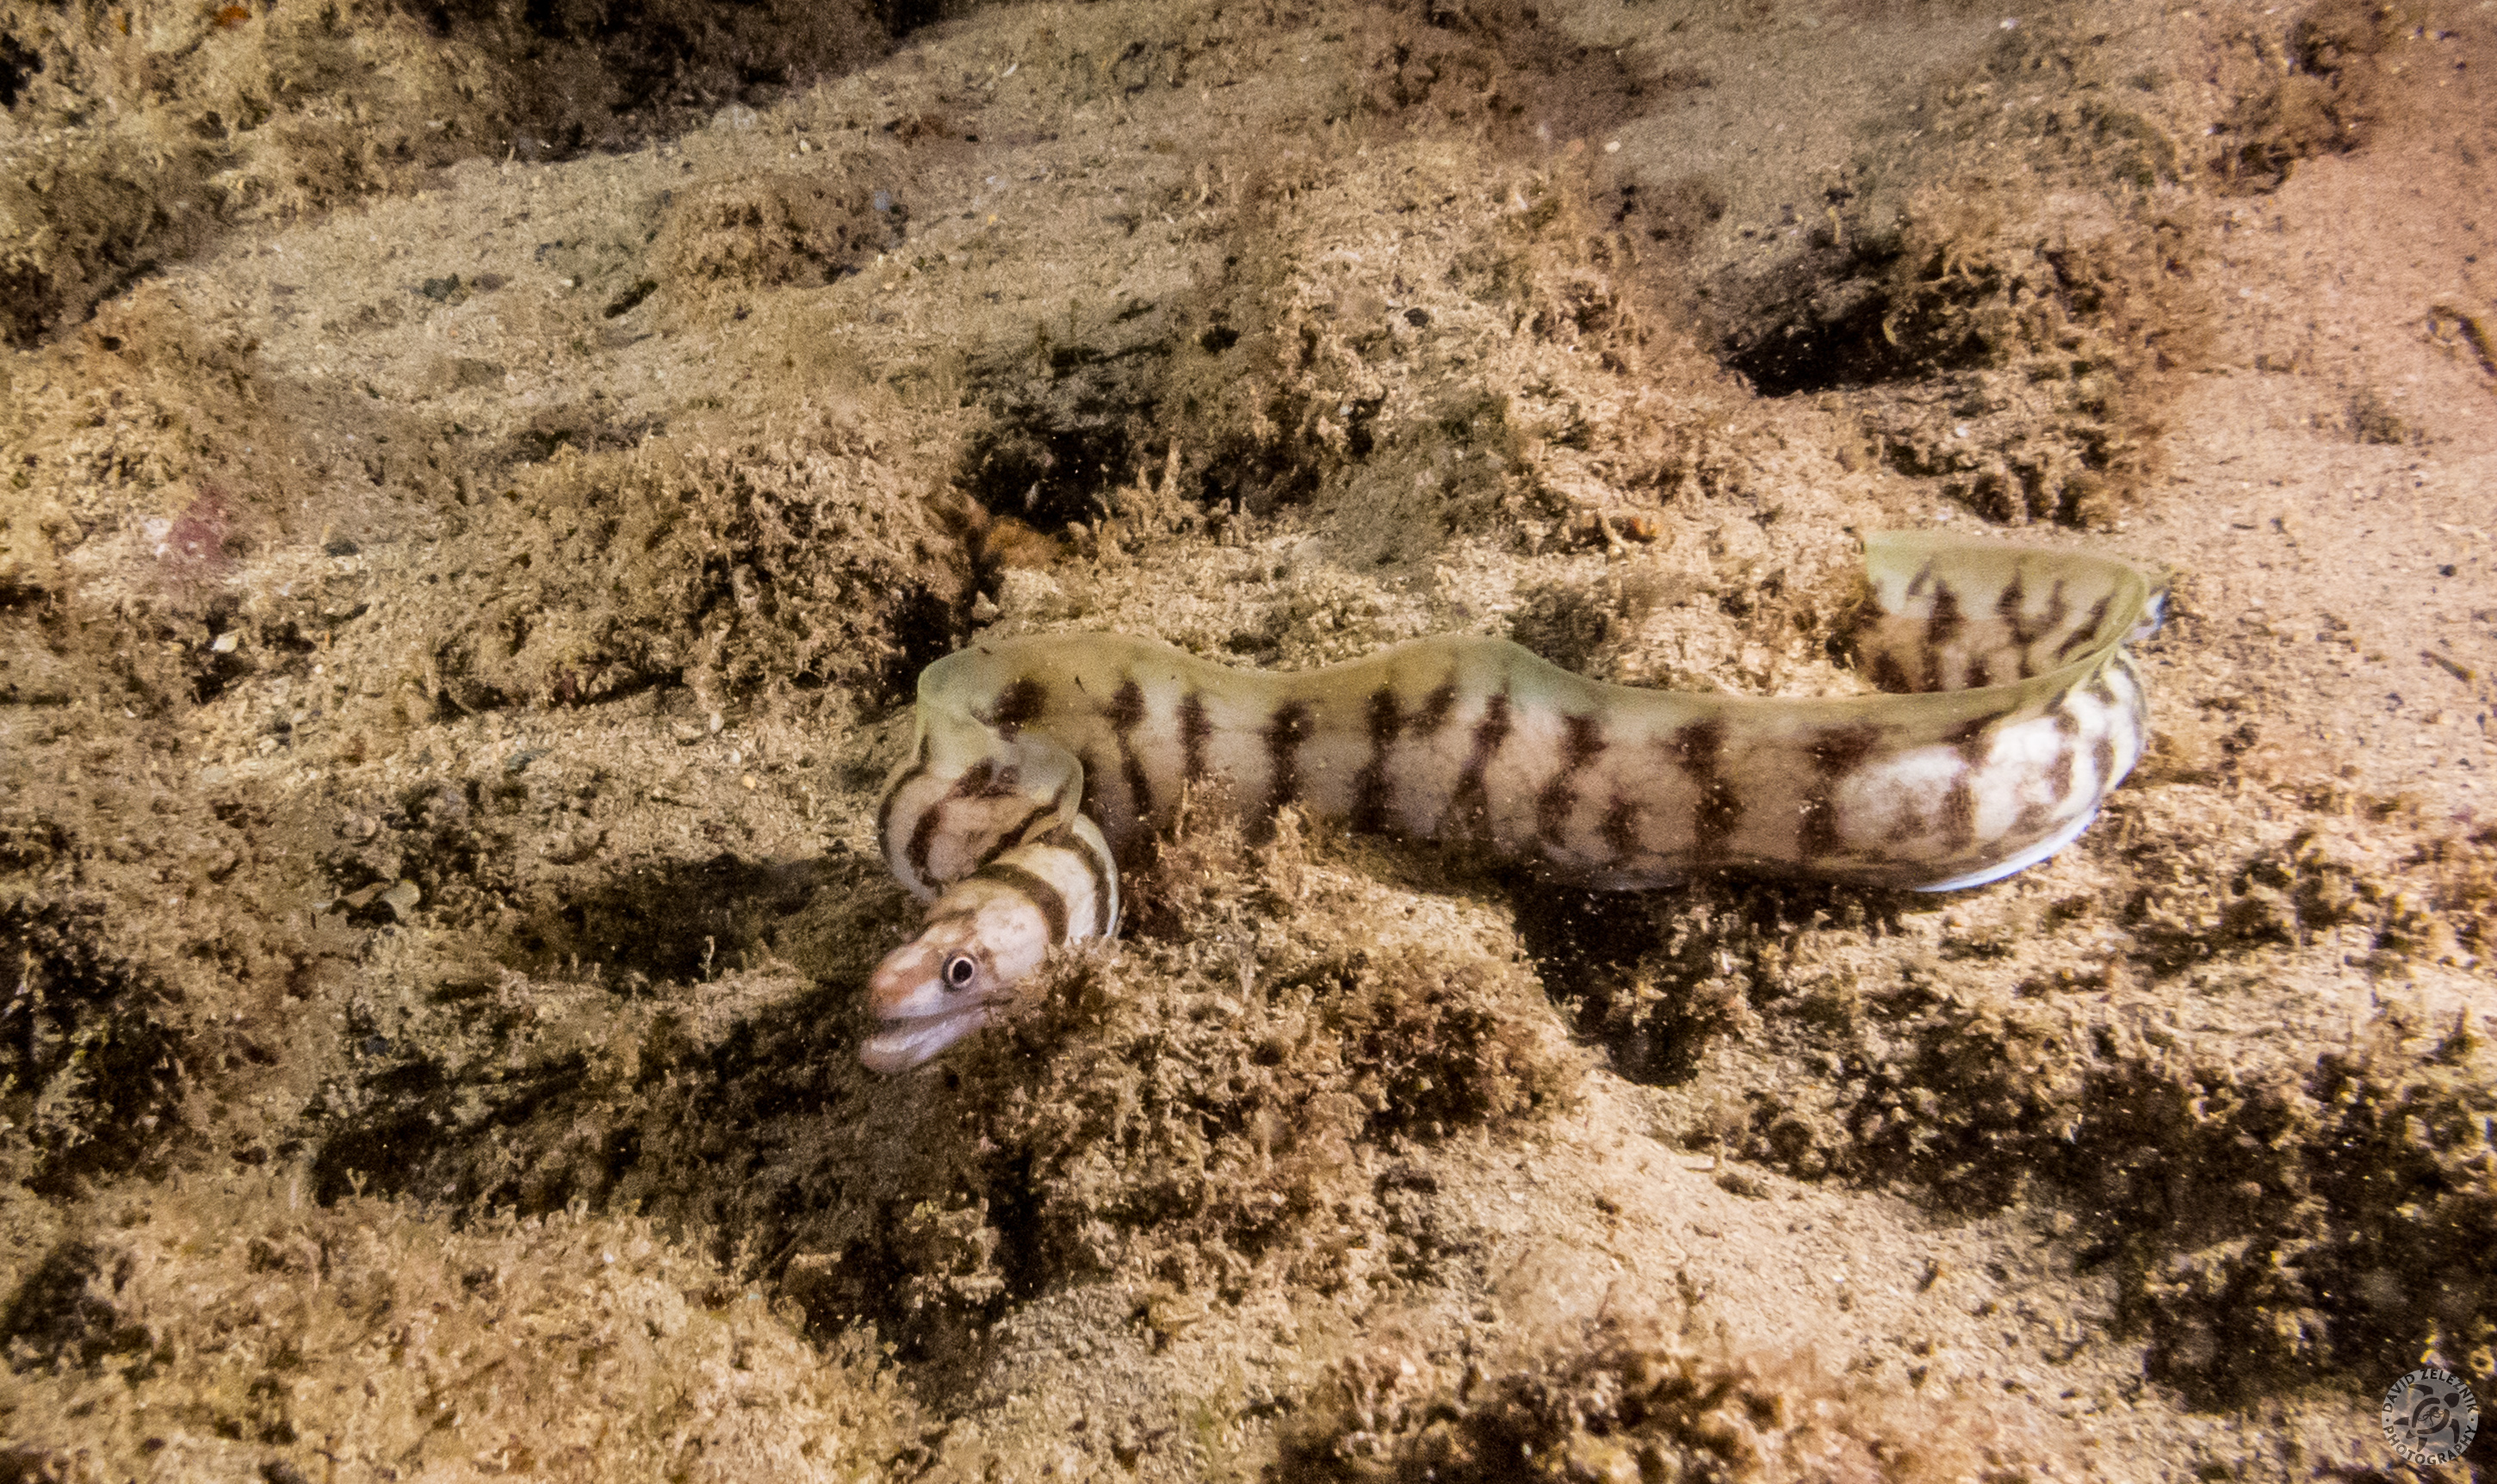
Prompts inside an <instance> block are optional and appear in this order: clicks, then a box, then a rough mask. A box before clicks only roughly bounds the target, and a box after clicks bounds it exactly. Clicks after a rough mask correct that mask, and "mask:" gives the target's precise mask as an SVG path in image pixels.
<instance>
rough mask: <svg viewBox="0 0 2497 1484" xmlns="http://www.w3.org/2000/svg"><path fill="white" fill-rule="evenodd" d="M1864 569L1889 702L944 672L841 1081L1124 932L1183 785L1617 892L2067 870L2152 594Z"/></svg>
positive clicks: (1441, 679)
mask: <svg viewBox="0 0 2497 1484" xmlns="http://www.w3.org/2000/svg"><path fill="white" fill-rule="evenodd" d="M1865 567H1866V574H1867V578H1868V591H1867V595H1866V599H1865V601H1864V602H1863V603H1862V604H1861V605H1860V607H1859V608H1858V610H1857V612H1856V616H1855V618H1854V620H1853V625H1852V635H1851V637H1852V639H1853V643H1854V649H1855V656H1856V661H1857V663H1858V665H1859V666H1860V667H1861V668H1862V670H1863V672H1864V674H1865V675H1866V676H1868V677H1869V678H1870V679H1872V680H1873V682H1874V683H1875V684H1876V685H1878V686H1879V687H1880V688H1881V691H1882V692H1884V693H1883V694H1880V695H1864V696H1849V697H1843V698H1832V699H1822V700H1811V699H1804V700H1796V699H1771V698H1761V697H1747V696H1725V695H1693V694H1688V693H1683V692H1676V691H1659V690H1643V689H1636V688H1632V687H1628V686H1622V685H1610V684H1605V683H1603V682H1601V681H1596V680H1590V679H1585V678H1583V677H1581V676H1576V675H1572V674H1570V673H1569V672H1567V671H1565V670H1563V669H1561V668H1559V667H1558V666H1556V665H1552V664H1550V663H1548V662H1546V661H1544V660H1542V659H1539V658H1537V657H1535V656H1534V655H1533V654H1532V653H1529V652H1528V651H1527V650H1525V649H1523V648H1521V647H1518V646H1516V645H1514V644H1511V643H1509V642H1507V641H1506V640H1501V639H1491V638H1484V637H1480V636H1452V637H1441V638H1434V639H1421V640H1416V641H1414V642H1412V643H1409V644H1404V645H1399V646H1397V647H1393V648H1390V649H1386V650H1383V651H1382V652H1380V653H1377V654H1375V655H1372V656H1371V657H1369V658H1367V659H1362V660H1355V661H1352V662H1350V663H1347V664H1341V665H1331V666H1328V667H1326V668H1324V669H1319V670H1309V671H1300V672H1292V673H1272V672H1258V671H1247V670H1236V669H1232V668H1230V667H1228V666H1225V665H1218V664H1215V663H1212V662H1210V661H1207V660H1202V659H1198V658H1196V657H1194V656H1192V655H1189V654H1186V653H1185V652H1183V651H1181V650H1179V649H1175V648H1173V647H1170V646H1168V645H1164V644H1159V643H1156V642H1154V641H1152V640H1146V639H1136V638H1130V637H1127V636H1125V635H1119V634H1062V635H1050V636H1041V637H1032V638H1021V639H1008V640H1000V641H996V642H991V643H978V644H974V645H972V646H971V647H968V648H965V649H963V650H961V651H960V652H957V653H955V654H951V655H948V656H947V657H946V658H944V659H942V660H939V661H937V662H936V663H935V664H932V665H931V666H929V667H928V669H927V670H926V671H925V672H923V673H922V674H921V676H920V678H919V704H918V736H917V742H916V745H915V746H914V747H913V748H912V750H911V753H910V755H909V757H908V759H907V760H906V761H904V762H903V763H902V765H901V767H900V768H899V769H898V770H896V772H895V773H894V774H893V778H892V780H891V782H890V783H888V784H887V785H886V788H885V793H884V799H883V803H882V805H880V807H879V809H878V813H877V829H878V832H879V835H880V837H881V840H882V844H883V849H884V854H885V859H886V861H887V862H888V864H890V865H891V867H892V868H893V871H894V874H895V875H897V876H899V877H900V878H901V881H902V883H903V884H904V885H905V886H907V887H908V888H909V889H910V890H911V891H912V893H914V894H915V895H917V896H918V897H920V898H921V899H922V900H928V901H929V902H930V907H929V910H928V917H927V921H926V924H925V925H924V927H923V928H922V930H921V931H920V934H919V936H918V937H917V938H916V939H914V940H913V941H911V942H909V943H906V944H904V945H903V946H901V948H898V949H896V950H894V952H893V953H892V954H891V955H889V956H888V957H886V959H885V960H884V962H883V963H881V964H880V965H879V966H878V967H877V969H876V971H875V975H874V978H873V981H872V983H871V985H870V987H869V1005H870V1009H871V1010H872V1013H873V1014H874V1015H875V1017H876V1018H877V1019H878V1020H879V1021H880V1022H881V1023H882V1026H881V1028H880V1029H879V1030H878V1031H877V1032H876V1033H875V1034H874V1035H872V1036H870V1037H869V1039H868V1040H867V1041H866V1042H865V1043H864V1045H863V1046H862V1047H861V1049H860V1057H861V1059H863V1060H864V1061H865V1062H866V1063H867V1064H868V1065H869V1067H871V1068H873V1069H875V1070H877V1071H882V1072H894V1071H901V1070H903V1069H906V1068H908V1067H912V1066H916V1065H918V1064H919V1063H921V1062H923V1061H926V1060H927V1059H929V1058H932V1057H933V1056H935V1055H937V1054H938V1053H939V1052H941V1051H943V1050H944V1049H945V1048H946V1047H948V1046H950V1045H952V1044H953V1043H954V1042H956V1041H958V1040H960V1039H961V1038H962V1037H964V1035H967V1034H969V1033H971V1032H972V1031H974V1030H977V1029H978V1028H979V1027H980V1026H983V1025H985V1024H987V1022H988V1020H989V1018H990V1017H991V1016H992V1015H993V1014H995V1013H996V1011H997V1010H998V1009H999V1008H1001V1007H1002V1006H1004V1005H1005V1004H1007V1003H1009V1002H1011V1000H1012V999H1013V997H1014V995H1015V994H1016V991H1017V986H1018V984H1019V982H1020V981H1022V980H1023V979H1025V978H1026V977H1027V976H1028V975H1029V974H1031V973H1032V971H1033V970H1034V969H1036V968H1037V967H1038V966H1039V965H1040V962H1041V960H1042V958H1043V957H1044V956H1045V955H1046V954H1047V953H1048V951H1049V949H1050V948H1051V947H1052V946H1054V945H1056V944H1059V943H1066V942H1074V941H1077V940H1080V939H1084V938H1089V937H1107V936H1112V935H1114V934H1116V933H1117V931H1118V927H1119V867H1118V863H1119V861H1120V860H1121V859H1122V858H1132V852H1133V850H1134V847H1135V846H1137V845H1138V844H1140V843H1141V842H1143V841H1144V840H1146V839H1147V838H1148V837H1149V836H1150V834H1151V833H1152V832H1154V831H1155V830H1162V829H1167V828H1168V827H1169V826H1170V824H1171V823H1172V821H1173V819H1174V817H1175V815H1176V813H1177V809H1178V805H1179V802H1180V796H1181V792H1182V789H1183V787H1184V786H1185V785H1188V784H1191V783H1203V782H1206V781H1209V780H1217V779H1218V780H1221V781H1222V782H1223V783H1224V785H1225V786H1226V787H1227V789H1228V791H1229V797H1230V798H1231V799H1232V800H1233V801H1234V802H1235V803H1236V804H1237V805H1238V806H1240V807H1241V808H1243V809H1244V810H1246V811H1248V812H1249V815H1250V816H1251V817H1252V818H1258V819H1263V818H1268V817H1271V815H1272V813H1273V811H1275V810H1277V809H1280V808H1281V807H1283V806H1284V805H1294V804H1297V805H1300V806H1301V807H1302V808H1304V809H1306V810H1309V811H1310V812H1311V813H1312V814H1314V815H1318V816H1323V817H1329V818H1336V819H1341V820H1343V821H1345V822H1347V823H1348V824H1349V825H1350V826H1352V827H1353V828H1354V829H1356V830H1364V831H1376V832H1383V833H1386V834H1389V835H1394V836H1399V837H1406V838H1408V839H1417V840H1436V841H1438V842H1440V843H1442V844H1448V845H1460V846H1466V847H1470V848H1476V849H1482V850H1487V851H1490V852H1493V853H1494V854H1496V855H1497V856H1499V857H1500V858H1501V859H1504V860H1510V861H1519V862H1526V863H1531V864H1533V865H1534V866H1535V867H1537V868H1541V869H1544V870H1546V871H1548V872H1549V873H1550V874H1551V875H1553V876H1555V877H1558V878H1561V879H1566V880H1574V881H1578V882H1582V883H1585V884H1587V885H1590V886H1593V887H1598V888H1611V889H1634V888H1640V887H1655V886H1662V885H1668V884H1670V883H1672V882H1674V881H1676V880H1680V879H1683V878H1686V877H1689V876H1691V875H1692V874H1694V873H1698V872H1702V871H1718V870H1730V871H1746V872H1757V873H1763V874H1778V875H1790V876H1810V877H1818V878H1823V879H1832V880H1845V881H1860V882H1867V883H1873V884H1879V885H1884V886H1892V887H1905V888H1912V889H1915V890H1919V891H1935V892H1940V891H1951V890H1954V889H1957V888H1960V887H1969V886H1977V885H1981V884H1983V883H1985V882H1988V881H1994V880H1998V879H2000V878H2002V877H2004V876H2007V875H2009V874H2011V873H2012V872H2014V871H2017V870H2020V869H2022V868H2026V867H2029V866H2033V865H2036V864H2037V863H2038V862H2039V861H2042V860H2044V859H2046V858H2047V857H2048V856H2050V855H2053V854H2054V853H2055V852H2056V851H2058V850H2060V849H2062V848H2063V847H2064V846H2065V845H2067V844H2070V842H2071V841H2072V839H2073V838H2074V837H2076V836H2078V835H2079V834H2080V833H2081V832H2082V831H2083V830H2084V829H2086V828H2087V827H2088V826H2089V823H2090V821H2091V819H2092V818H2093V817H2095V816H2096V814H2097V813H2098V809H2099V805H2100V803H2101V801H2102V800H2103V799H2104V798H2105V797H2106V795H2107V792H2108V790H2110V789H2112V788H2114V787H2115V785H2116V784H2117V782H2118V781H2119V780H2121V779H2122V778H2123V777H2124V775H2125V774H2126V773H2127V772H2128V771H2129V770H2130V769H2131V768H2132V767H2133V765H2134V761H2135V760H2136V759H2137V758H2139V757H2140V755H2141V749H2142V744H2143V739H2144V736H2145V732H2144V727H2145V723H2146V717H2147V712H2146V710H2145V707H2144V702H2143V696H2142V689H2141V684H2140V681H2139V679H2138V678H2137V677H2136V676H2135V674H2134V668H2133V664H2132V661H2131V659H2130V658H2129V657H2128V656H2127V655H2126V653H2125V646H2126V644H2127V643H2129V642H2131V641H2133V640H2136V639H2140V638H2143V637H2145V636H2147V635H2148V634H2149V633H2150V632H2151V631H2152V630H2154V629H2155V628H2156V627H2157V626H2158V623H2159V620H2160V616H2161V611H2162V609H2163V606H2164V604H2165V579H2164V577H2163V576H2162V575H2160V574H2158V573H2156V572H2153V571H2149V570H2146V569H2144V568H2141V567H2138V566H2134V565H2133V564H2131V563H2128V562H2124V561H2119V560H2115V559H2112V558H2109V557H2104V556H2098V555H2092V554H2089V553H2074V552H2066V551H2054V550H2045V549H2039V548H2032V547H2020V546H2014V545H2010V544H2007V543H2001V542H1993V541H1972V540H1968V539H1965V538H1951V537H1946V536H1938V535H1933V534H1907V533H1898V532H1892V533H1885V534H1880V535H1875V536H1872V537H1870V538H1868V539H1867V541H1866V542H1865Z"/></svg>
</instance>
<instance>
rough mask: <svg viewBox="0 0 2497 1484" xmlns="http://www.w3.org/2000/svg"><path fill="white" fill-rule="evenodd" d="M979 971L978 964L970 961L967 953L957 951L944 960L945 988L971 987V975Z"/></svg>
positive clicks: (962, 988)
mask: <svg viewBox="0 0 2497 1484" xmlns="http://www.w3.org/2000/svg"><path fill="white" fill-rule="evenodd" d="M979 971H980V965H978V964H977V963H972V962H971V956H970V955H969V954H966V953H958V954H956V955H954V956H953V957H952V958H950V959H947V960H946V961H945V988H947V989H949V990H967V989H969V988H970V987H971V979H972V976H974V975H976V974H977V973H979Z"/></svg>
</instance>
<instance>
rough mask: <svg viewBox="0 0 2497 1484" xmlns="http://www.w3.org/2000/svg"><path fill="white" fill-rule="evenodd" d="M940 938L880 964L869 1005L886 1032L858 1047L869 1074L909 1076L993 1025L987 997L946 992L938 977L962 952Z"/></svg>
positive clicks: (924, 939) (926, 939)
mask: <svg viewBox="0 0 2497 1484" xmlns="http://www.w3.org/2000/svg"><path fill="white" fill-rule="evenodd" d="M937 938H938V934H935V933H929V934H926V935H924V936H921V937H919V938H917V939H914V940H913V941H911V942H907V943H904V944H902V945H901V947H900V948H897V949H895V950H894V951H893V952H891V953H889V954H887V955H885V958H884V962H883V963H879V964H877V965H876V968H875V976H874V978H872V979H871V980H869V985H868V1006H869V1009H870V1010H872V1011H873V1012H874V1014H875V1017H876V1019H877V1020H880V1021H882V1022H884V1026H885V1028H883V1029H882V1030H879V1031H877V1032H876V1033H875V1034H874V1035H871V1036H869V1037H868V1038H867V1039H866V1040H865V1041H863V1042H861V1043H860V1045H859V1060H861V1061H863V1062H865V1063H867V1067H868V1070H869V1071H873V1072H884V1073H893V1072H906V1071H908V1070H910V1069H911V1068H912V1067H914V1066H917V1065H919V1064H920V1063H921V1062H924V1061H926V1060H928V1059H929V1058H932V1057H934V1056H936V1055H937V1054H938V1053H940V1052H942V1051H944V1050H945V1049H946V1048H947V1047H949V1046H951V1045H953V1044H954V1043H955V1042H957V1041H959V1040H961V1039H963V1038H964V1036H967V1035H969V1034H970V1033H971V1032H973V1031H975V1030H977V1029H979V1028H980V1027H981V1026H986V1025H987V1024H988V1023H989V1011H990V1008H991V1006H990V1002H989V999H988V997H987V996H986V995H982V994H979V993H976V992H974V993H969V994H965V993H961V992H953V991H948V990H947V989H946V988H945V986H944V984H943V982H942V980H941V979H940V978H939V974H940V973H941V971H942V970H943V968H944V965H945V962H946V961H947V960H948V959H950V958H952V957H954V956H955V955H956V954H957V953H960V952H962V951H963V947H962V945H959V944H956V943H952V942H945V941H937V940H936V939H937Z"/></svg>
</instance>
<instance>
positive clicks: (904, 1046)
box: [859, 877, 1050, 1072]
mask: <svg viewBox="0 0 2497 1484" xmlns="http://www.w3.org/2000/svg"><path fill="white" fill-rule="evenodd" d="M1049 940H1050V931H1049V923H1048V921H1047V920H1046V919H1045V918H1043V917H1042V916H1041V914H1040V911H1039V909H1038V908H1036V907H1034V906H1033V905H1032V904H1031V903H1030V901H1029V900H1027V899H1025V898H1024V897H1023V895H1022V894H1021V893H1018V892H1014V891H1011V890H1005V889H1000V888H996V887H995V886H993V885H992V884H991V883H989V882H985V881H982V880H980V879H978V878H976V877H974V878H972V879H970V880H966V881H963V882H959V883H957V884H956V885H955V887H954V889H953V890H951V891H949V892H947V893H946V894H945V895H944V896H942V897H940V898H938V899H937V900H936V903H935V905H934V906H933V907H932V908H931V909H930V911H929V914H928V922H927V925H926V927H924V928H923V929H921V931H920V933H919V936H917V937H916V938H913V939H911V940H910V941H909V942H907V943H904V944H902V945H901V947H900V948H897V949H895V950H894V951H893V952H891V953H889V954H887V955H885V959H884V962H883V963H879V964H877V965H876V968H875V975H874V977H873V978H871V979H870V980H869V982H868V1008H869V1011H870V1012H872V1013H873V1014H874V1016H875V1018H876V1019H877V1020H879V1021H881V1022H883V1023H884V1026H883V1028H882V1029H880V1030H878V1031H877V1032H876V1033H875V1034H873V1035H871V1036H869V1037H868V1038H867V1040H866V1041H864V1042H862V1043H861V1044H860V1046H859V1059H860V1060H861V1061H864V1062H866V1063H867V1065H868V1068H869V1070H870V1071H877V1072H906V1071H908V1070H909V1069H910V1068H912V1067H914V1066H917V1065H919V1064H920V1063H921V1062H923V1061H926V1060H928V1059H929V1058H932V1057H934V1056H936V1055H937V1054H938V1053H939V1052H942V1051H944V1050H945V1049H946V1048H947V1047H949V1046H952V1045H953V1044H954V1043H955V1042H957V1041H959V1040H961V1039H963V1038H964V1036H967V1035H969V1034H970V1033H971V1032H973V1031H975V1030H977V1029H979V1028H980V1027H981V1026H986V1025H987V1024H989V1022H990V1020H991V1019H992V1018H993V1017H994V1016H995V1015H996V1013H997V1012H998V1011H999V1010H1001V1009H1003V1008H1005V1007H1006V1006H1008V1005H1011V1004H1012V1003H1013V1002H1014V1001H1015V999H1016V998H1017V997H1018V996H1019V995H1020V994H1021V990H1022V984H1023V981H1024V980H1025V979H1027V977H1029V975H1030V974H1031V972H1032V970H1034V969H1036V968H1038V967H1039V966H1040V961H1041V959H1042V958H1043V957H1044V956H1046V955H1047V954H1048V952H1049Z"/></svg>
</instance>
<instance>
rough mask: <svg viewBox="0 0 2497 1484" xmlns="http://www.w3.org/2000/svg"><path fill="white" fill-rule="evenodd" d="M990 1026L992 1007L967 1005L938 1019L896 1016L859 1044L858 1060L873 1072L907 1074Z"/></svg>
mask: <svg viewBox="0 0 2497 1484" xmlns="http://www.w3.org/2000/svg"><path fill="white" fill-rule="evenodd" d="M988 1023H989V1007H988V1006H987V1005H983V1004H971V1005H964V1006H963V1007H962V1008H960V1009H957V1010H947V1011H944V1012H942V1013H941V1014H937V1015H904V1016H893V1017H891V1018H889V1019H887V1020H886V1021H885V1023H884V1025H885V1028H884V1029H882V1030H879V1031H877V1032H876V1033H875V1034H873V1035H871V1036H869V1037H868V1038H867V1039H866V1040H864V1041H862V1042H860V1043H859V1060H861V1061H863V1062H865V1063H867V1069H868V1070H869V1071H870V1072H885V1073H893V1072H906V1071H908V1070H910V1069H911V1068H912V1067H914V1066H917V1065H919V1064H920V1063H922V1062H924V1061H926V1060H928V1059H929V1058H932V1057H934V1056H936V1055H937V1054H938V1053H940V1052H942V1051H944V1050H945V1048H946V1047H948V1046H951V1045H953V1044H954V1043H955V1042H957V1041H959V1040H961V1039H963V1037H964V1036H966V1035H969V1034H970V1033H971V1032H972V1031H975V1030H977V1029H979V1028H980V1027H981V1026H985V1025H987V1024H988Z"/></svg>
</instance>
